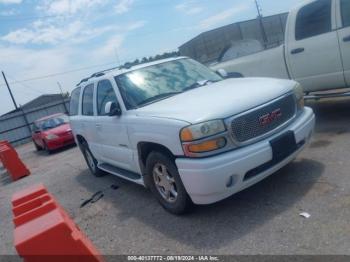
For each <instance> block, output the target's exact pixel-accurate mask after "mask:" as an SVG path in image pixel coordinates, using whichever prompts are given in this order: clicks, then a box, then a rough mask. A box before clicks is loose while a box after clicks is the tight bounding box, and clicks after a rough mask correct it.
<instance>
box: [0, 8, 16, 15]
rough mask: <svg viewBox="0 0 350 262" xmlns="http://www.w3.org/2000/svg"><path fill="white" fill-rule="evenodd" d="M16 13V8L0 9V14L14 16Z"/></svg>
mask: <svg viewBox="0 0 350 262" xmlns="http://www.w3.org/2000/svg"><path fill="white" fill-rule="evenodd" d="M15 14H16V11H15V10H14V9H11V10H4V11H0V16H12V15H15Z"/></svg>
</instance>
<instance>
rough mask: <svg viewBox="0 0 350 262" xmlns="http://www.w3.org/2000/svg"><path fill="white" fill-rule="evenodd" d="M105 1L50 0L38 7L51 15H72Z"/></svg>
mask: <svg viewBox="0 0 350 262" xmlns="http://www.w3.org/2000/svg"><path fill="white" fill-rule="evenodd" d="M105 3H107V1H106V0H49V1H45V2H44V3H43V4H42V5H40V6H38V9H39V10H42V11H45V12H46V13H48V14H51V15H72V14H76V13H78V12H80V11H85V10H89V9H90V8H92V7H95V6H97V5H104V4H105Z"/></svg>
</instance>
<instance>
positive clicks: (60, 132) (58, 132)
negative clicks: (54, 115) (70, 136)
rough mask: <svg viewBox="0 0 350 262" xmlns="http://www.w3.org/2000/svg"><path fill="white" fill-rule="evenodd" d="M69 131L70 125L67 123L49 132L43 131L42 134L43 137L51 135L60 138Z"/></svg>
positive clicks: (70, 129)
mask: <svg viewBox="0 0 350 262" xmlns="http://www.w3.org/2000/svg"><path fill="white" fill-rule="evenodd" d="M71 131H72V128H71V127H70V124H68V123H67V124H64V125H61V126H58V127H55V128H52V129H49V130H45V131H44V132H43V133H44V134H45V135H48V134H53V135H57V136H61V135H64V134H66V133H68V132H71Z"/></svg>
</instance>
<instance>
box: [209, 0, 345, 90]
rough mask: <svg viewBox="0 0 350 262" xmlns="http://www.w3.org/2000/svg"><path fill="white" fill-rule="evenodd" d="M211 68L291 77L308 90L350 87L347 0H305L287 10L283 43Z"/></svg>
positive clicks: (258, 75)
mask: <svg viewBox="0 0 350 262" xmlns="http://www.w3.org/2000/svg"><path fill="white" fill-rule="evenodd" d="M212 69H214V70H218V69H225V70H226V71H227V72H228V73H236V74H237V73H239V74H241V75H243V76H244V77H274V78H282V79H294V80H296V81H298V82H299V83H300V84H301V85H302V87H303V88H304V91H305V92H307V93H308V92H313V91H322V90H330V89H338V88H345V87H350V0H317V1H308V2H307V3H304V4H303V5H301V6H299V7H297V8H295V9H293V10H292V11H290V13H289V16H288V20H287V25H286V32H285V44H284V45H281V46H279V47H277V48H274V49H269V50H266V51H263V52H259V53H255V54H252V55H248V56H244V57H241V58H238V59H234V60H230V61H227V62H223V63H219V64H216V65H214V66H212Z"/></svg>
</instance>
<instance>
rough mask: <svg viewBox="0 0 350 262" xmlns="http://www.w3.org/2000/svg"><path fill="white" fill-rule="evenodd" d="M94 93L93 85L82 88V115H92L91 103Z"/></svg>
mask: <svg viewBox="0 0 350 262" xmlns="http://www.w3.org/2000/svg"><path fill="white" fill-rule="evenodd" d="M93 94H94V85H92V84H91V85H88V86H86V87H85V89H84V93H83V109H82V111H83V115H84V116H93V115H94V107H93V103H92V99H93Z"/></svg>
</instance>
